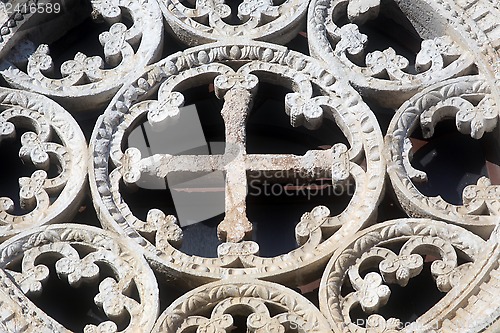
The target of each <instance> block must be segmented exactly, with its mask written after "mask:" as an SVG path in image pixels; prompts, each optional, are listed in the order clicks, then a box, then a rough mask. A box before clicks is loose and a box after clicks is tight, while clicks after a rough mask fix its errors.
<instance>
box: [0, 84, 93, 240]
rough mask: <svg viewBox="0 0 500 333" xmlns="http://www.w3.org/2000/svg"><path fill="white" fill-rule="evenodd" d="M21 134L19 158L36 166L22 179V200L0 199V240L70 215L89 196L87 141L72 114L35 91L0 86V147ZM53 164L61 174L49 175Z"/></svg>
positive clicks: (20, 189)
mask: <svg viewBox="0 0 500 333" xmlns="http://www.w3.org/2000/svg"><path fill="white" fill-rule="evenodd" d="M24 130H26V131H25V132H24V133H23V134H22V135H21V138H20V141H21V148H20V150H19V158H20V159H21V160H22V161H23V162H24V163H26V164H31V165H33V166H34V168H35V171H34V172H33V173H32V174H31V175H26V176H25V177H21V178H19V204H20V207H17V208H21V209H22V210H23V212H24V214H22V215H19V214H18V213H14V209H15V208H16V207H15V204H14V201H13V199H12V198H8V197H2V198H0V238H1V239H5V238H8V237H10V236H12V235H15V234H17V233H19V232H21V231H23V230H28V229H30V228H33V227H34V226H38V225H43V224H48V223H55V222H62V221H65V220H67V219H71V218H72V217H73V215H74V214H75V213H76V212H77V210H78V208H79V203H80V201H81V200H82V199H83V196H84V195H85V192H84V188H85V185H86V175H87V145H86V143H85V138H84V136H83V133H82V131H81V130H80V128H79V126H78V124H77V123H76V121H75V120H74V119H73V118H72V117H71V115H70V114H69V113H68V112H66V111H65V110H64V109H63V108H62V107H60V106H59V105H58V104H56V103H55V102H53V101H51V100H49V99H48V98H46V97H44V96H40V95H37V94H33V93H28V92H22V91H17V90H11V89H6V88H0V145H4V144H9V141H12V140H14V139H16V136H17V135H16V132H22V131H24ZM51 166H52V167H54V166H56V168H57V169H58V172H57V174H55V175H51V176H49V175H48V171H49V169H50V168H51Z"/></svg>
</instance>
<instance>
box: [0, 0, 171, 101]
mask: <svg viewBox="0 0 500 333" xmlns="http://www.w3.org/2000/svg"><path fill="white" fill-rule="evenodd" d="M87 5H88V4H87ZM90 5H91V8H92V19H93V20H94V21H96V22H105V23H106V24H107V25H108V26H109V28H108V29H107V31H103V32H102V33H100V34H99V43H100V45H101V47H102V49H103V54H104V57H101V56H89V55H87V54H85V53H82V52H77V53H76V54H75V56H74V59H70V60H66V61H64V62H63V63H62V64H61V65H60V68H55V66H56V65H55V59H53V58H52V56H51V55H50V47H49V45H48V43H50V41H52V40H54V37H53V36H52V35H51V34H49V33H47V35H46V36H42V37H39V38H36V39H37V40H33V41H32V40H31V39H30V38H31V37H30V36H29V35H28V36H25V32H24V30H25V29H26V30H28V27H29V26H30V24H32V23H31V21H30V20H35V22H36V17H35V16H37V15H42V14H30V15H29V17H30V18H29V19H28V18H27V19H26V20H22V21H20V22H19V23H17V26H18V27H17V28H16V29H11V30H9V32H8V34H7V35H8V36H9V39H7V38H6V37H7V36H3V40H2V41H1V42H0V46H4V47H3V49H4V50H5V49H7V47H6V46H7V45H11V46H12V51H11V52H10V53H8V54H4V56H3V57H2V59H1V65H0V74H1V75H2V76H3V78H4V79H5V80H6V81H7V83H8V84H9V85H10V86H12V87H14V88H18V89H23V90H29V91H33V92H37V93H40V94H44V95H46V96H49V97H51V98H53V99H55V100H56V101H58V102H60V103H62V104H64V105H65V106H66V107H68V108H70V110H72V111H73V110H82V109H89V108H92V109H93V108H96V107H102V106H104V103H106V102H108V101H109V100H110V99H111V98H112V96H113V94H114V93H115V92H116V91H117V90H118V89H119V88H120V86H121V85H123V84H124V82H126V81H127V77H128V74H130V73H132V72H134V70H135V69H137V68H141V69H142V68H143V67H144V66H146V65H147V64H149V63H151V62H153V61H154V60H156V59H157V58H158V56H159V55H160V53H161V50H162V45H161V43H162V40H163V27H162V24H161V20H162V16H161V11H160V9H159V7H158V5H157V3H156V2H155V1H151V0H142V1H129V0H92V1H91V2H90ZM71 6H73V7H74V8H73V7H71ZM21 8H23V7H21ZM28 8H29V6H28ZM41 8H42V7H41ZM76 10H80V11H82V12H84V11H85V10H86V9H85V8H82V5H81V4H78V3H77V2H76V1H73V2H71V1H70V2H68V6H64V10H63V9H61V12H60V13H59V14H55V13H53V14H51V15H52V16H54V17H53V18H52V16H51V17H49V19H53V20H56V21H57V23H58V24H60V25H58V26H59V27H61V26H63V27H69V28H71V27H72V26H73V25H74V24H75V22H73V21H74V19H73V16H72V15H71V13H72V12H74V11H76ZM18 14H19V15H21V14H20V13H17V14H13V16H14V19H15V17H16V15H18ZM45 14H47V15H48V14H50V13H45ZM73 14H74V13H73ZM80 15H81V14H80ZM128 20H130V21H131V23H130V24H129V23H128ZM55 24H56V23H54V25H55ZM126 24H129V25H130V26H127V25H126ZM25 26H27V27H26V28H25ZM59 30H61V29H60V28H59ZM68 30H69V29H68ZM49 32H50V31H49ZM2 34H3V30H2ZM17 34H19V36H16V35H17ZM53 34H61V31H58V32H53ZM2 44H3V45H2ZM23 67H25V68H26V70H24V69H23ZM58 73H60V74H58Z"/></svg>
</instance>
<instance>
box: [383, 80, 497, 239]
mask: <svg viewBox="0 0 500 333" xmlns="http://www.w3.org/2000/svg"><path fill="white" fill-rule="evenodd" d="M498 110H499V107H498V104H497V98H496V96H494V95H492V93H491V90H490V88H489V86H488V84H487V83H486V82H485V81H483V80H482V79H480V78H478V77H463V78H458V79H452V80H449V81H444V82H442V83H439V84H436V85H434V86H432V87H430V88H428V89H426V90H424V91H423V92H422V93H419V94H417V95H415V96H414V97H413V98H411V99H410V100H409V101H408V102H406V103H404V104H403V105H402V106H401V108H400V109H399V110H398V112H397V113H396V115H395V116H394V118H393V119H392V122H391V124H390V125H389V129H388V130H387V135H386V139H385V140H386V159H387V163H388V165H387V172H388V174H389V177H390V179H391V182H392V186H393V188H394V190H395V192H396V195H397V196H398V198H399V201H400V203H401V206H402V207H403V208H404V209H405V211H406V212H407V214H408V215H410V216H414V217H433V218H437V219H440V220H445V221H449V222H452V223H456V224H459V225H462V226H465V227H467V228H473V229H474V230H475V231H476V232H479V233H480V234H485V233H486V234H487V233H488V232H491V230H492V229H493V227H494V226H495V225H496V224H498V215H499V214H500V210H499V209H500V206H499V205H500V197H499V196H498V186H496V185H491V182H490V181H489V179H487V178H481V179H480V180H479V181H478V184H477V185H469V186H467V187H466V188H465V189H464V191H463V205H453V204H451V203H448V202H446V201H445V200H444V199H443V198H441V197H440V196H437V197H427V196H425V195H423V194H422V193H421V192H420V191H419V190H418V189H417V187H416V186H415V183H414V182H422V181H427V175H426V174H425V172H423V171H421V170H417V169H415V168H414V167H413V166H412V165H411V158H412V148H413V147H412V142H411V141H410V135H411V134H412V133H413V132H414V131H415V130H417V127H418V126H420V128H421V130H422V134H423V136H424V137H425V138H430V137H432V136H433V134H434V128H435V127H436V125H437V124H438V123H439V122H440V121H442V120H444V119H446V118H451V119H455V123H456V127H457V130H458V131H460V132H461V133H463V134H465V135H470V136H472V137H473V138H475V139H479V138H481V137H482V136H483V134H484V133H485V132H491V131H493V130H495V129H496V128H498V127H497V125H498V118H499V114H498ZM481 229H482V230H481Z"/></svg>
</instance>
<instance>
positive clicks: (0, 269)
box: [0, 224, 159, 333]
mask: <svg viewBox="0 0 500 333" xmlns="http://www.w3.org/2000/svg"><path fill="white" fill-rule="evenodd" d="M109 271H111V272H112V273H111V276H108V275H110V274H109V273H104V272H109ZM51 274H54V275H56V276H52V278H57V279H59V280H61V283H67V284H69V286H71V287H73V288H79V287H80V286H82V285H98V291H97V294H96V295H89V297H93V301H94V302H95V304H96V305H97V306H98V307H99V308H100V309H102V311H103V314H104V317H103V319H102V318H101V319H102V322H100V323H99V324H98V325H96V324H91V323H89V324H88V325H86V326H85V328H84V332H86V333H97V332H117V331H118V329H117V328H118V327H121V328H120V330H119V331H120V332H149V331H151V329H152V327H153V325H154V323H155V320H156V318H157V316H158V312H159V303H158V287H157V284H156V280H155V277H154V274H153V271H152V270H151V269H150V268H149V266H148V264H147V263H146V261H145V260H144V258H143V257H142V255H141V250H140V248H139V247H138V246H137V245H136V244H134V242H130V241H128V240H127V239H123V238H118V237H117V236H116V235H113V234H111V233H108V232H105V231H103V230H102V229H97V228H95V227H89V226H84V225H76V224H55V225H50V226H44V227H39V228H34V229H32V230H30V231H28V232H24V233H21V234H19V235H17V236H15V237H13V238H11V239H9V240H8V241H6V242H4V243H3V244H2V245H1V246H0V276H1V283H0V286H1V288H0V290H1V292H2V293H6V292H8V291H7V289H6V287H10V288H12V289H11V290H12V291H11V292H9V294H15V295H18V296H17V297H18V299H19V300H20V301H21V302H20V303H18V306H21V312H22V313H23V314H24V315H25V316H27V317H28V318H29V316H31V318H29V322H30V323H31V322H33V324H34V325H35V327H26V326H25V324H23V321H26V319H27V318H22V316H20V314H21V313H19V312H18V314H17V315H14V318H12V317H10V318H7V319H8V320H6V321H5V322H4V324H5V325H12V326H11V327H15V325H17V327H18V328H19V329H20V330H19V331H16V332H21V331H32V332H34V331H36V332H70V331H69V330H68V329H66V328H64V327H63V326H62V325H61V324H59V323H58V322H56V321H55V320H54V319H52V318H50V317H48V316H47V315H45V314H42V315H39V314H38V313H39V310H38V308H37V307H36V306H35V305H34V304H33V303H32V301H30V300H29V299H27V297H28V298H31V299H36V296H39V295H42V294H43V293H44V286H45V284H46V283H47V280H49V279H50V278H51ZM21 292H22V293H21ZM134 293H137V294H138V296H135V295H134ZM24 295H26V296H27V297H25V296H24ZM7 302H8V301H7ZM11 307H13V305H11ZM80 315H82V314H80ZM29 325H31V324H29ZM29 325H28V326H29ZM22 328H24V330H21V329H22ZM36 329H40V330H36Z"/></svg>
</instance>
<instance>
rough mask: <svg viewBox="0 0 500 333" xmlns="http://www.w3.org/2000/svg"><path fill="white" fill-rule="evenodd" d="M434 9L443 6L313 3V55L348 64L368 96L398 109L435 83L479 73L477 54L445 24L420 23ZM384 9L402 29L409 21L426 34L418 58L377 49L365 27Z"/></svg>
mask: <svg viewBox="0 0 500 333" xmlns="http://www.w3.org/2000/svg"><path fill="white" fill-rule="evenodd" d="M424 6H427V1H418V5H417V8H419V7H424ZM429 6H430V5H429ZM386 7H387V8H386ZM395 8H400V9H401V10H403V11H405V13H404V14H405V15H407V18H406V17H405V18H400V17H399V16H398V15H400V14H398V13H397V12H396V10H395ZM429 11H430V12H429ZM433 11H434V12H436V14H437V15H439V14H440V13H441V11H440V10H439V9H437V8H432V9H428V8H427V7H426V8H425V11H423V10H422V11H421V12H417V11H416V9H415V3H414V1H412V2H411V4H410V1H408V3H406V1H397V5H396V4H395V3H392V2H384V1H382V2H381V1H380V0H374V1H361V0H359V1H354V0H353V1H350V0H331V1H330V0H315V1H312V2H311V5H310V10H309V13H308V37H309V47H310V50H311V55H312V56H314V57H316V58H318V59H321V60H323V61H325V62H326V63H329V64H335V65H336V66H341V67H343V68H344V69H345V70H346V74H347V75H348V77H349V80H350V81H351V82H352V84H353V85H354V86H355V87H357V89H359V90H360V91H361V93H362V95H364V96H369V97H371V98H374V99H375V100H376V101H377V102H378V103H380V104H381V105H383V106H387V107H391V108H397V107H399V106H400V105H401V103H402V102H404V101H405V100H407V99H408V98H410V97H411V96H412V95H413V94H415V93H416V92H418V91H419V90H421V89H422V88H424V87H426V86H429V85H430V84H432V83H435V82H439V81H442V80H444V79H448V78H452V77H456V76H461V75H467V74H472V73H474V71H475V67H474V57H473V55H472V54H471V53H470V52H469V51H468V50H467V49H464V48H463V47H462V46H461V45H460V43H458V42H457V41H456V40H455V39H453V38H451V37H450V36H448V35H445V34H443V29H440V28H439V27H438V25H439V24H440V23H439V22H437V21H436V22H434V23H433V24H434V25H435V26H434V25H432V26H429V25H420V21H424V20H425V16H426V15H428V16H430V15H433V14H435V13H432V12H433ZM382 12H383V13H384V17H388V18H389V19H390V20H393V21H394V22H401V26H400V27H399V29H401V30H404V29H405V27H404V24H406V23H403V22H404V21H405V20H408V19H409V20H410V21H411V23H412V24H413V25H415V28H416V29H417V32H418V33H419V34H420V35H421V36H424V37H423V40H422V43H421V46H420V50H419V51H418V52H417V53H416V55H415V60H411V59H409V58H408V57H409V56H403V55H400V54H398V52H397V51H396V50H395V49H394V48H393V47H392V46H390V47H388V48H386V49H380V50H372V48H373V47H372V46H371V44H370V37H368V36H367V35H366V34H365V33H363V32H361V30H360V29H361V27H363V25H364V24H365V23H367V22H368V21H371V20H374V19H377V18H378V17H379V16H382V14H381V13H382ZM411 29H414V28H413V27H411ZM363 31H364V30H363ZM373 38H377V37H373ZM394 47H395V46H394ZM410 61H411V62H410ZM380 92H383V94H380Z"/></svg>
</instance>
